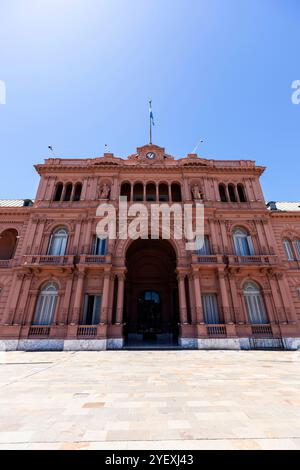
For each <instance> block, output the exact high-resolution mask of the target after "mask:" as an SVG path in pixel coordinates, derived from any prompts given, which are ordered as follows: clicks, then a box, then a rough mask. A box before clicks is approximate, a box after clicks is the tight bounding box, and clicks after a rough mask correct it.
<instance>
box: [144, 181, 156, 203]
mask: <svg viewBox="0 0 300 470" xmlns="http://www.w3.org/2000/svg"><path fill="white" fill-rule="evenodd" d="M146 201H156V185H155V184H154V183H148V184H147V186H146Z"/></svg>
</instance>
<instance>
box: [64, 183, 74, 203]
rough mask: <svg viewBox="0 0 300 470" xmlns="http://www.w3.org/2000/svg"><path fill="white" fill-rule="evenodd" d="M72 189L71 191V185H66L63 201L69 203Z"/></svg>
mask: <svg viewBox="0 0 300 470" xmlns="http://www.w3.org/2000/svg"><path fill="white" fill-rule="evenodd" d="M72 189H73V185H72V183H68V184H66V189H65V195H64V201H70V200H71V195H72Z"/></svg>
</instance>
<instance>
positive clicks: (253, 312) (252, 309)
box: [244, 282, 268, 325]
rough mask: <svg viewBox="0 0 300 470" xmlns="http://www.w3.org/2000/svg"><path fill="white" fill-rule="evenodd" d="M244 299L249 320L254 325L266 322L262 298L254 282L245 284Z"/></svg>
mask: <svg viewBox="0 0 300 470" xmlns="http://www.w3.org/2000/svg"><path fill="white" fill-rule="evenodd" d="M244 299H245V304H246V309H247V314H248V319H249V322H250V323H252V324H254V325H259V324H266V323H268V318H267V313H266V308H265V303H264V299H263V297H262V294H261V290H260V288H259V286H258V285H257V284H255V283H254V282H247V283H246V284H245V286H244Z"/></svg>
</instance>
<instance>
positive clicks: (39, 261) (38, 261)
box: [22, 255, 74, 266]
mask: <svg viewBox="0 0 300 470" xmlns="http://www.w3.org/2000/svg"><path fill="white" fill-rule="evenodd" d="M22 264H23V265H24V266H72V265H74V255H65V256H50V255H37V256H35V255H26V256H23V262H22Z"/></svg>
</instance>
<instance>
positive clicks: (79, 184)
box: [73, 183, 82, 201]
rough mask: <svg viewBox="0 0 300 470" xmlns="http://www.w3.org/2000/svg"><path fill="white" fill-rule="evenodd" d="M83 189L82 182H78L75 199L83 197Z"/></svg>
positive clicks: (78, 199)
mask: <svg viewBox="0 0 300 470" xmlns="http://www.w3.org/2000/svg"><path fill="white" fill-rule="evenodd" d="M81 191H82V184H81V183H77V184H76V185H75V190H74V197H73V201H80V198H81Z"/></svg>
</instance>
